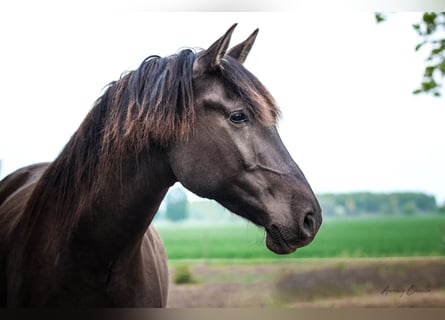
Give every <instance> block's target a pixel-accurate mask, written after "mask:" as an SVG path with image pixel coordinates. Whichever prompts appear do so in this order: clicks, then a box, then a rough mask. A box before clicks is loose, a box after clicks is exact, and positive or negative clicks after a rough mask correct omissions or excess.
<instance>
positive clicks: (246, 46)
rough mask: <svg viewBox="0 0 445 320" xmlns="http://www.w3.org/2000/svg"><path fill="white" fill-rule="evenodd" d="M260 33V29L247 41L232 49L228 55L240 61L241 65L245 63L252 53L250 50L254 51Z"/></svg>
mask: <svg viewBox="0 0 445 320" xmlns="http://www.w3.org/2000/svg"><path fill="white" fill-rule="evenodd" d="M258 31H259V29H256V30H255V31H254V32H253V33H252V34H251V35H250V36H249V37H248V38H247V39H246V40H244V41H243V42H241V43H240V44H238V45H236V46H234V47H233V48H232V49H230V50H229V52H228V53H227V54H228V55H229V56H231V57H232V58H235V59H236V60H238V61H239V63H244V61H246V58H247V55H248V54H249V52H250V49H252V46H253V43H254V42H255V39H256V36H257V34H258Z"/></svg>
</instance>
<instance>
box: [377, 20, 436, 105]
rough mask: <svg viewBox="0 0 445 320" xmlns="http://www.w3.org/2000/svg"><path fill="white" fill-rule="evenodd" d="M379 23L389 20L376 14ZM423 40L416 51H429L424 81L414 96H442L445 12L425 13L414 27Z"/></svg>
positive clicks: (414, 92)
mask: <svg viewBox="0 0 445 320" xmlns="http://www.w3.org/2000/svg"><path fill="white" fill-rule="evenodd" d="M375 18H376V21H377V23H381V22H383V21H385V20H386V19H387V16H386V15H384V14H382V13H376V14H375ZM412 27H413V28H414V30H415V31H416V32H417V34H418V35H419V37H420V38H421V39H422V40H421V42H420V43H419V44H417V45H416V47H415V50H416V51H419V50H420V49H421V48H425V49H426V50H429V55H428V57H427V59H426V61H425V71H424V74H423V80H422V82H421V84H420V86H419V88H417V89H415V90H414V91H413V94H420V93H427V94H432V95H433V96H435V97H440V96H442V90H443V79H444V77H445V12H439V13H437V12H425V13H424V14H423V16H422V19H421V21H419V23H416V24H413V26H412Z"/></svg>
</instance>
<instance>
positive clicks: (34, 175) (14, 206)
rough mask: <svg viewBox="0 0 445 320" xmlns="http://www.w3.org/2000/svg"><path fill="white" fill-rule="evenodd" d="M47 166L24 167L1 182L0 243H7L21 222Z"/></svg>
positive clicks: (42, 164) (44, 164)
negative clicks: (22, 215)
mask: <svg viewBox="0 0 445 320" xmlns="http://www.w3.org/2000/svg"><path fill="white" fill-rule="evenodd" d="M47 166H48V164H47V163H41V164H34V165H30V166H27V167H23V168H21V169H19V170H17V171H15V172H13V173H11V174H10V175H9V176H7V177H6V178H5V179H3V180H2V181H0V243H6V240H7V237H8V236H9V235H10V234H11V232H12V231H13V230H14V228H15V226H16V225H17V223H18V222H19V221H20V218H21V214H22V213H23V210H24V208H25V205H26V202H27V201H28V199H29V197H30V195H31V193H32V191H33V190H34V187H35V186H36V184H37V182H38V180H39V178H40V176H41V175H42V173H43V172H44V171H45V169H46V168H47Z"/></svg>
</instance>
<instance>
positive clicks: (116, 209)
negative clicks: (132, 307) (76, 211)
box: [73, 150, 175, 254]
mask: <svg viewBox="0 0 445 320" xmlns="http://www.w3.org/2000/svg"><path fill="white" fill-rule="evenodd" d="M116 171H119V174H115V175H112V174H108V175H107V176H106V177H103V178H105V179H103V178H101V180H102V181H101V183H100V184H97V186H96V188H97V189H96V190H95V191H94V192H93V193H89V192H90V191H89V190H88V189H87V190H85V192H86V193H87V196H86V198H87V199H88V200H87V201H86V205H85V206H84V207H83V208H81V210H82V212H81V215H80V219H79V223H78V227H77V229H76V230H75V232H74V234H73V241H75V242H76V241H77V242H79V243H86V241H87V242H90V246H92V247H96V248H95V249H98V248H99V249H101V250H104V251H110V254H114V253H117V252H119V251H120V250H124V249H127V248H128V247H131V246H133V245H137V244H138V243H139V242H140V240H141V239H142V237H143V235H144V233H145V232H146V230H147V228H148V226H149V225H150V223H151V221H152V220H153V218H154V216H155V214H156V212H157V211H158V209H159V206H160V204H161V201H162V200H163V198H164V196H165V194H166V192H167V191H168V189H169V187H170V186H171V185H172V184H173V183H174V182H175V180H174V177H173V175H172V173H171V170H170V168H169V166H168V161H167V160H166V159H165V157H164V155H163V154H162V153H160V152H158V151H156V150H151V151H150V152H148V151H147V152H144V153H143V154H140V155H138V156H137V159H135V158H131V157H129V158H128V159H127V160H125V161H124V162H123V163H122V164H121V165H120V168H119V169H117V170H116Z"/></svg>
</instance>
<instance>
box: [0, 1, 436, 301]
mask: <svg viewBox="0 0 445 320" xmlns="http://www.w3.org/2000/svg"><path fill="white" fill-rule="evenodd" d="M234 22H238V23H239V25H238V27H237V29H236V31H235V33H234V36H233V44H236V43H238V42H240V41H242V40H244V39H245V38H246V37H247V36H248V35H249V34H250V33H251V32H252V31H253V30H254V29H256V28H257V27H259V28H260V33H259V36H258V39H257V42H256V43H255V46H254V48H253V50H252V52H251V54H250V56H249V57H248V59H247V61H246V67H247V68H248V69H249V70H250V71H251V72H252V73H253V74H255V75H256V76H257V77H258V78H259V79H260V80H261V81H262V82H263V83H264V84H265V85H266V87H267V88H268V89H269V90H270V91H271V93H272V94H273V95H274V97H275V98H276V100H277V102H278V104H279V105H280V107H281V109H282V119H281V121H280V123H279V131H280V134H281V136H282V139H283V141H284V143H285V145H286V146H287V148H288V149H289V152H290V153H291V155H292V156H293V158H294V160H295V161H296V162H297V163H298V165H299V166H300V167H301V169H302V170H303V172H304V173H305V175H306V177H307V179H308V180H309V182H310V184H311V185H312V188H313V189H314V191H315V192H316V193H317V196H318V199H319V201H320V203H321V206H322V208H323V216H324V223H323V225H322V228H321V229H320V232H319V234H318V236H317V238H316V239H315V240H314V242H313V243H312V244H311V245H310V246H308V247H306V248H302V249H299V250H297V252H295V253H294V254H292V255H287V256H277V255H275V254H273V253H271V252H269V251H268V250H267V249H266V247H265V244H264V231H262V230H260V229H258V228H257V227H255V226H253V225H251V224H250V223H248V222H247V221H245V220H242V219H241V218H240V217H238V216H236V215H234V214H232V213H230V212H229V211H227V210H226V209H224V208H223V207H221V206H219V205H218V204H217V203H215V202H213V201H210V200H206V199H201V198H198V197H196V196H194V195H193V194H191V193H189V192H188V191H187V190H185V189H183V188H182V187H181V186H180V185H179V184H176V185H175V186H174V187H173V188H172V189H171V190H170V192H169V193H168V195H167V197H166V199H165V200H164V202H163V204H162V206H161V208H160V210H159V212H158V214H157V215H156V217H155V220H154V224H155V226H156V227H157V230H158V231H159V233H160V235H161V238H162V240H163V241H164V244H165V246H166V249H167V254H168V256H169V264H170V270H171V294H170V300H169V306H171V307H218V306H222V307H240V306H241V307H257V306H277V307H300V306H309V307H311V306H445V278H444V277H443V274H445V259H444V258H443V257H444V253H445V185H444V181H445V170H444V163H445V148H444V143H443V138H444V136H445V126H444V125H443V121H444V119H445V104H444V101H443V97H442V96H443V94H444V92H443V90H444V87H443V75H444V73H445V67H444V65H445V62H444V61H445V49H444V48H445V43H444V41H445V40H444V39H445V31H444V15H443V14H440V13H423V12H413V13H411V12H404V13H393V14H376V13H373V12H363V11H348V10H344V11H343V10H338V11H333V12H327V11H321V12H318V11H313V10H311V11H304V12H287V13H286V12H256V13H239V12H226V13H222V12H221V13H218V12H205V13H185V12H183V13H167V12H164V13H161V12H157V13H152V12H133V11H125V12H117V11H112V12H106V13H103V12H100V11H91V12H89V11H87V12H57V13H55V12H51V11H45V12H42V11H37V12H34V11H19V12H16V11H15V12H14V13H10V12H8V11H4V10H3V11H2V12H1V13H0V41H1V47H2V50H1V52H0V70H1V71H2V72H1V74H0V87H1V88H2V90H1V93H0V115H1V117H0V159H1V160H0V177H1V178H3V177H5V176H6V175H8V174H9V173H11V172H12V171H14V170H16V169H18V168H19V167H21V166H24V165H27V164H30V163H35V162H40V161H52V160H53V159H54V158H55V157H56V156H57V155H58V153H59V152H60V150H61V149H62V148H63V146H64V144H65V143H66V142H67V141H68V139H69V137H70V136H71V134H72V133H73V132H74V131H75V130H76V129H77V127H78V126H79V125H80V123H81V122H82V120H83V118H84V117H85V115H86V114H87V112H88V111H89V109H90V108H91V106H92V104H93V103H94V101H95V99H97V97H99V96H100V94H101V90H102V89H103V88H104V87H105V86H106V85H107V84H108V83H109V82H111V81H112V80H115V79H117V78H118V77H119V76H120V74H121V73H123V72H124V71H126V70H132V69H134V68H137V67H138V65H139V64H140V62H142V60H143V59H144V58H145V57H146V56H148V55H151V54H158V55H161V56H162V55H168V54H172V53H175V52H176V51H177V50H179V49H180V48H183V47H197V48H206V47H207V46H209V45H210V44H211V43H213V41H215V40H216V39H217V38H218V37H219V36H221V35H222V34H223V33H224V32H225V31H226V30H227V28H228V27H230V26H231V25H232V24H233V23H234ZM203 156H205V155H203Z"/></svg>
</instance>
